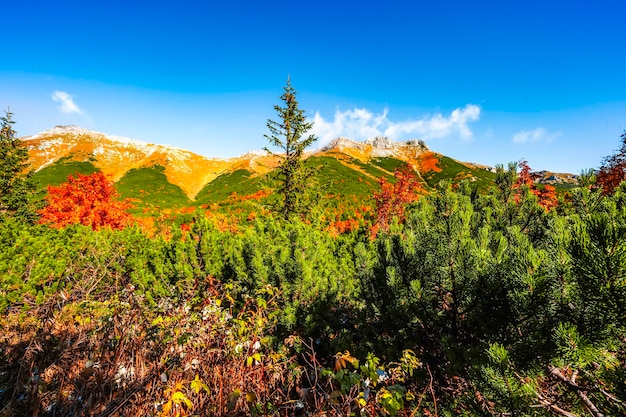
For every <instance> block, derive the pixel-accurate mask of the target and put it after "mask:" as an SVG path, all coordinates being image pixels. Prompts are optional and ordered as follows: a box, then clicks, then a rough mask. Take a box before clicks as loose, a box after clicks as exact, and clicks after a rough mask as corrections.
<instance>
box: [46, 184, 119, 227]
mask: <svg viewBox="0 0 626 417" xmlns="http://www.w3.org/2000/svg"><path fill="white" fill-rule="evenodd" d="M117 198H118V194H117V191H115V188H113V183H112V182H111V181H109V180H108V179H107V178H106V177H105V175H104V174H103V173H102V172H96V173H93V174H91V175H81V174H76V177H73V176H72V175H70V176H69V177H68V179H67V182H65V183H63V184H61V185H59V186H56V187H55V186H48V195H47V197H46V200H47V202H48V205H47V206H46V207H44V208H43V209H41V210H40V211H39V214H40V216H41V217H40V219H39V222H40V223H42V224H49V225H50V226H51V227H55V228H62V227H65V226H68V225H71V224H82V225H85V226H91V228H92V229H94V230H98V229H101V228H103V227H110V228H112V229H122V228H124V227H125V226H126V225H127V224H128V223H129V222H130V220H131V216H130V214H128V213H127V212H126V210H128V209H129V208H130V204H128V203H127V202H125V201H119V200H117Z"/></svg>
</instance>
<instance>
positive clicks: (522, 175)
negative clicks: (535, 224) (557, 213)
mask: <svg viewBox="0 0 626 417" xmlns="http://www.w3.org/2000/svg"><path fill="white" fill-rule="evenodd" d="M518 167H519V168H520V172H519V174H517V181H516V182H515V184H514V185H513V189H515V190H516V193H515V197H514V198H515V202H519V201H520V200H521V197H522V196H521V189H522V187H523V186H527V187H528V189H529V190H530V192H531V193H533V194H534V195H536V196H537V199H538V203H539V205H540V206H541V207H543V208H544V209H545V210H546V211H550V210H551V209H552V208H554V207H556V206H557V205H558V199H557V196H556V189H555V188H554V187H553V186H552V185H549V184H546V185H545V186H544V187H543V188H541V189H539V188H537V184H535V181H534V180H533V177H532V174H531V170H530V167H529V166H528V163H527V162H526V161H520V162H519V164H518Z"/></svg>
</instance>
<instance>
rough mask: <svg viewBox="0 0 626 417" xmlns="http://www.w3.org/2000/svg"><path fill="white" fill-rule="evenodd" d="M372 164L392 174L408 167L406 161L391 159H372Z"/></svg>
mask: <svg viewBox="0 0 626 417" xmlns="http://www.w3.org/2000/svg"><path fill="white" fill-rule="evenodd" d="M370 163H371V164H373V165H376V166H379V167H381V168H382V169H384V170H385V171H388V172H391V173H393V172H395V170H396V169H400V168H403V167H404V166H405V165H406V162H404V161H401V160H399V159H396V158H389V157H380V158H372V160H370Z"/></svg>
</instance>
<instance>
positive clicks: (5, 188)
mask: <svg viewBox="0 0 626 417" xmlns="http://www.w3.org/2000/svg"><path fill="white" fill-rule="evenodd" d="M12 115H13V113H11V112H10V110H8V109H7V110H6V111H5V115H4V116H2V117H0V220H2V219H3V218H6V217H14V218H17V219H19V220H22V221H26V222H33V221H34V219H35V217H36V214H35V211H34V209H33V207H32V204H31V201H30V197H32V195H33V194H34V192H35V183H34V182H33V180H32V178H31V173H30V172H27V169H28V150H27V149H26V147H25V146H24V145H23V144H22V142H21V141H20V140H19V139H18V138H17V137H16V132H15V130H13V124H14V123H15V122H14V121H13V120H12V119H11V116H12Z"/></svg>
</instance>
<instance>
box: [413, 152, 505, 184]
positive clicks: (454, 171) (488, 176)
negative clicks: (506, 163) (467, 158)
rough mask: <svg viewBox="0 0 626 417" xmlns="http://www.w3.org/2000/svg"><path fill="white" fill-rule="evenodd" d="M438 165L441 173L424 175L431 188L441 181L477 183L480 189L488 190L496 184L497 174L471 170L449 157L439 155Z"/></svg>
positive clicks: (434, 172)
mask: <svg viewBox="0 0 626 417" xmlns="http://www.w3.org/2000/svg"><path fill="white" fill-rule="evenodd" d="M437 158H438V159H439V162H438V163H437V166H438V168H439V169H440V171H437V170H432V171H428V172H425V173H423V174H422V177H423V178H424V180H425V181H426V182H427V183H428V185H429V186H430V187H435V186H436V185H437V184H438V183H439V182H441V181H446V180H449V181H452V182H453V183H457V182H460V181H463V180H470V181H472V182H476V183H477V184H478V186H479V187H480V188H487V187H489V186H490V185H492V184H493V183H494V180H495V178H496V174H494V173H493V172H490V171H487V170H484V169H480V168H470V167H468V166H467V165H463V164H461V163H459V162H457V161H455V160H454V159H452V158H448V157H447V156H443V155H438V156H437Z"/></svg>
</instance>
